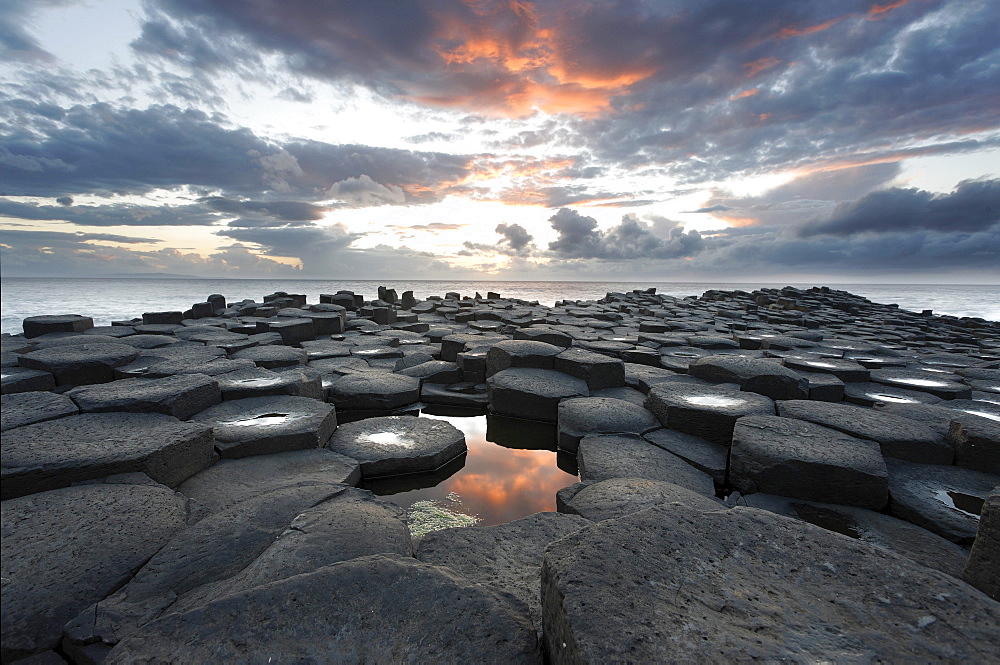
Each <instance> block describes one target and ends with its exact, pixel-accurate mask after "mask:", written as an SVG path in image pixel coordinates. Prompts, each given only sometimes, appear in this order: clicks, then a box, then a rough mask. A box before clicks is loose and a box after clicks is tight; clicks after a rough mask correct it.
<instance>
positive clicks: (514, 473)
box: [372, 414, 579, 526]
mask: <svg viewBox="0 0 1000 665" xmlns="http://www.w3.org/2000/svg"><path fill="white" fill-rule="evenodd" d="M421 417H422V418H435V419H439V420H445V421H447V422H450V423H451V424H452V425H454V426H455V427H457V428H459V429H461V430H462V431H463V432H465V441H466V444H467V445H468V447H469V452H468V455H467V457H466V459H465V465H464V466H463V467H462V468H461V469H459V470H458V471H456V472H455V473H454V474H453V475H451V476H450V477H448V478H447V479H446V480H444V481H443V482H441V483H439V484H438V485H436V486H434V487H428V488H424V489H411V490H409V491H402V492H398V493H395V494H389V492H391V491H393V489H394V487H393V483H392V482H391V481H388V480H387V481H380V482H378V483H377V484H374V485H373V486H372V489H373V491H375V493H376V494H382V495H384V496H386V498H388V499H390V500H392V501H393V502H395V503H397V504H399V505H401V506H403V507H404V508H408V507H409V506H411V505H412V504H413V503H415V502H417V501H425V500H434V501H439V502H442V503H444V504H446V505H447V506H448V507H449V508H451V509H453V510H459V511H461V512H464V513H468V514H470V515H477V516H478V517H479V518H480V520H481V524H482V525H484V526H488V525H491V524H503V523H505V522H510V521H512V520H516V519H519V518H521V517H526V516H528V515H532V514H534V513H537V512H542V511H554V510H555V509H556V492H557V491H558V490H560V489H562V488H563V487H566V486H567V485H572V484H573V483H575V482H577V480H579V478H578V477H577V476H575V475H572V474H569V473H567V472H565V471H563V470H562V469H560V468H559V467H558V466H557V465H556V453H555V452H553V451H551V450H520V449H516V448H506V447H504V446H500V445H497V444H495V443H492V442H490V441H487V440H486V416H473V417H465V418H458V417H444V416H431V415H427V414H422V415H421ZM542 427H544V425H542ZM554 444H555V441H554V440H553V445H554ZM452 492H454V493H455V494H457V495H458V496H459V498H460V499H461V505H455V504H452V503H451V502H449V501H447V499H446V497H447V496H448V494H450V493H452Z"/></svg>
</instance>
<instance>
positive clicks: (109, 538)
mask: <svg viewBox="0 0 1000 665" xmlns="http://www.w3.org/2000/svg"><path fill="white" fill-rule="evenodd" d="M5 487H6V483H5ZM0 506H2V507H0V512H2V518H0V522H2V526H0V530H2V538H0V551H2V557H0V562H2V563H0V566H2V569H3V571H2V577H3V603H2V605H0V607H2V610H0V612H2V617H3V621H2V623H0V625H2V628H0V631H2V642H0V645H2V658H3V661H4V662H5V663H6V662H10V661H11V660H14V659H15V658H19V657H22V656H26V655H29V654H32V653H38V652H41V651H44V650H47V649H52V648H54V647H55V646H56V645H57V644H58V642H59V638H60V635H61V634H62V628H63V625H65V623H66V622H67V621H69V620H70V619H72V618H73V617H74V616H76V615H77V614H78V613H79V612H80V611H81V610H83V609H84V608H86V607H88V606H90V605H92V604H94V603H95V602H97V601H99V600H101V599H102V598H104V597H106V596H107V595H108V594H110V593H111V592H113V591H114V590H115V589H116V588H118V587H119V586H121V584H122V583H123V582H125V581H126V580H128V578H129V576H131V574H132V573H133V572H134V571H135V570H137V569H138V568H139V567H140V566H142V565H143V563H145V562H146V560H147V559H149V557H151V556H152V555H153V554H155V553H156V551H157V550H159V549H160V548H161V547H162V546H163V545H164V544H165V543H166V542H167V541H168V540H170V538H171V536H173V534H174V533H175V532H176V531H177V530H178V529H180V528H181V527H182V526H183V525H184V521H185V519H186V516H187V513H186V510H185V502H184V499H183V498H182V497H180V496H178V495H176V494H175V493H174V492H172V491H171V490H169V489H167V488H165V487H157V486H143V485H86V486H82V487H67V488H64V489H58V490H53V491H51V492H43V493H41V494H35V495H32V496H26V497H21V498H17V499H11V500H9V501H4V502H3V503H2V504H0Z"/></svg>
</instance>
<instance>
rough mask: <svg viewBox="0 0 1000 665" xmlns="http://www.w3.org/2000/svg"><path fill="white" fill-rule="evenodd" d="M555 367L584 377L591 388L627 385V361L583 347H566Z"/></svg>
mask: <svg viewBox="0 0 1000 665" xmlns="http://www.w3.org/2000/svg"><path fill="white" fill-rule="evenodd" d="M552 367H553V369H555V370H556V371H559V372H562V373H563V374H569V375H570V376H575V377H576V378H578V379H583V380H584V381H586V382H587V388H588V389H590V390H601V389H604V388H622V387H624V386H625V363H624V362H622V361H621V360H619V359H618V358H609V357H608V356H605V355H603V354H600V353H595V352H593V351H587V350H586V349H581V348H572V349H566V350H565V351H563V352H562V353H560V354H559V355H558V356H556V358H555V361H554V363H553V365H552Z"/></svg>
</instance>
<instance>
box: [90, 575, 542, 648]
mask: <svg viewBox="0 0 1000 665" xmlns="http://www.w3.org/2000/svg"><path fill="white" fill-rule="evenodd" d="M317 616H322V617H323V619H322V620H321V621H317V620H316V617H317ZM265 617H266V620H265ZM331 626H336V627H337V629H336V630H331ZM268 658H278V659H281V660H294V661H303V662H310V661H311V662H330V661H336V662H495V663H536V662H539V661H540V654H539V653H538V650H537V644H536V638H535V631H534V629H533V628H532V626H531V622H530V621H529V620H528V618H527V616H526V611H525V608H524V606H523V605H520V604H519V603H516V602H515V601H514V600H513V599H512V598H510V597H509V596H506V595H500V594H497V593H496V592H494V591H491V590H489V589H487V588H486V587H483V586H481V585H478V584H474V583H471V582H469V581H468V580H465V579H463V578H460V577H458V576H457V575H456V574H455V573H453V572H451V571H450V570H448V569H447V568H441V567H437V566H431V565H428V564H425V563H421V562H419V561H416V560H415V559H411V558H407V557H400V556H393V555H375V556H370V557H362V558H359V559H354V560H352V561H344V562H341V563H335V564H332V565H329V566H326V567H324V568H320V569H319V570H317V571H315V572H312V573H307V574H304V575H297V576H295V577H291V578H288V579H285V580H281V581H280V582H275V583H272V584H267V585H264V586H261V587H257V588H255V589H251V590H249V591H244V592H242V593H238V594H234V595H232V596H228V597H225V598H221V599H220V600H217V601H214V602H212V603H209V604H208V605H205V606H204V607H201V608H198V609H195V610H191V611H189V612H186V613H184V614H172V615H169V616H166V617H163V618H162V619H159V620H157V621H154V622H153V623H150V624H147V625H146V626H145V627H144V628H143V629H142V630H140V631H139V632H137V633H135V634H133V635H132V636H130V637H129V638H127V639H125V640H124V641H122V642H121V643H120V644H119V645H118V646H117V647H116V648H115V649H114V650H113V651H112V652H111V654H110V657H109V658H108V660H107V661H105V662H106V663H108V665H113V664H114V663H132V662H137V661H142V660H155V661H164V662H179V661H184V662H207V661H213V660H214V661H231V662H236V661H255V660H262V661H265V662H266V661H267V659H268Z"/></svg>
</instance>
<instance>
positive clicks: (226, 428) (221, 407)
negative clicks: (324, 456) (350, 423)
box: [191, 395, 337, 458]
mask: <svg viewBox="0 0 1000 665" xmlns="http://www.w3.org/2000/svg"><path fill="white" fill-rule="evenodd" d="M191 420H192V422H198V423H204V424H206V425H211V426H212V428H213V430H214V432H215V447H216V449H217V450H218V451H219V454H220V455H222V457H224V458H233V457H249V456H251V455H272V454H274V453H285V452H288V451H289V450H303V449H306V448H320V447H322V446H323V445H325V444H326V442H327V441H328V440H329V439H330V435H331V434H333V431H334V430H335V429H337V414H336V412H335V411H334V408H333V406H332V405H330V404H326V403H325V402H320V401H318V400H314V399H310V398H308V397H290V396H285V395H281V396H275V397H248V398H246V399H235V400H232V401H229V402H223V403H222V404H217V405H215V406H213V407H211V408H209V409H205V410H204V411H202V412H201V413H199V414H197V415H196V416H194V417H193V418H191Z"/></svg>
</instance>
